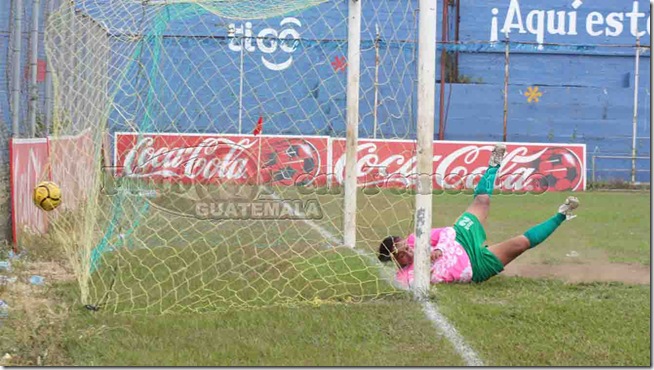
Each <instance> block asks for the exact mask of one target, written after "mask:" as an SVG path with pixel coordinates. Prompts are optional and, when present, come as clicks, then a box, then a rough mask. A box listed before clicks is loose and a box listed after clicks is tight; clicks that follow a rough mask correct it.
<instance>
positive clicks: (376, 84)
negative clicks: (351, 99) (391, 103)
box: [372, 24, 381, 139]
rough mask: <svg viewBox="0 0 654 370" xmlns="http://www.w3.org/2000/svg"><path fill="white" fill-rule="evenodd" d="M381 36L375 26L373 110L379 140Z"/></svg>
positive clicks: (374, 136) (374, 134)
mask: <svg viewBox="0 0 654 370" xmlns="http://www.w3.org/2000/svg"><path fill="white" fill-rule="evenodd" d="M380 38H381V35H380V34H379V25H378V24H375V84H374V87H375V102H374V104H375V105H374V109H373V110H372V121H373V125H372V137H373V139H376V138H377V124H378V120H379V117H378V112H377V110H378V108H379V41H380Z"/></svg>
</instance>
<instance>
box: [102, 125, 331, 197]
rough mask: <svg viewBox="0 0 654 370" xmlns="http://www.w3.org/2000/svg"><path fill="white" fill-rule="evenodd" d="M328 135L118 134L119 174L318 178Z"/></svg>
mask: <svg viewBox="0 0 654 370" xmlns="http://www.w3.org/2000/svg"><path fill="white" fill-rule="evenodd" d="M328 142H329V140H328V138H327V137H315V136H314V137H306V138H304V137H293V136H264V135H259V136H253V135H219V134H182V135H180V134H136V133H116V135H115V145H114V163H115V166H116V174H117V175H120V176H127V177H132V178H148V179H153V180H166V181H179V182H182V183H203V184H209V183H224V182H235V183H240V184H261V183H266V184H279V185H291V184H299V183H305V184H306V183H307V182H314V181H316V179H318V178H320V176H319V174H322V173H326V171H327V168H328V167H327V161H328V159H329V156H328Z"/></svg>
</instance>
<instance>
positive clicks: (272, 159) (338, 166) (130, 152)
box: [114, 133, 586, 192]
mask: <svg viewBox="0 0 654 370" xmlns="http://www.w3.org/2000/svg"><path fill="white" fill-rule="evenodd" d="M115 142H116V145H115V146H114V148H115V153H114V158H115V163H116V166H117V167H118V169H119V171H118V173H119V174H123V175H126V176H131V177H148V178H160V179H168V180H174V181H181V182H185V183H190V182H201V183H211V182H224V181H236V182H240V183H250V184H253V183H256V184H270V183H275V184H278V185H293V184H296V185H306V184H313V185H323V184H326V183H327V182H326V179H327V177H328V176H329V177H331V179H332V180H331V181H332V182H333V183H335V184H343V179H344V169H345V139H330V138H328V137H314V136H307V137H300V136H252V135H220V134H182V135H180V134H136V133H117V134H116V138H115ZM493 146H494V143H490V142H459V141H436V142H434V158H433V161H434V166H433V173H431V174H429V175H430V176H432V177H433V184H434V188H435V189H460V190H463V189H472V188H474V186H475V185H476V183H477V182H478V181H479V178H480V177H481V174H482V173H483V172H484V171H485V170H486V168H487V167H488V159H489V156H490V153H491V151H492V149H493ZM357 153H358V158H357V164H356V168H357V172H358V185H359V186H379V187H411V186H412V184H413V183H414V182H415V176H416V172H417V171H416V157H415V153H416V143H415V141H411V140H372V139H361V140H359V144H358V148H357ZM585 158H586V147H585V145H584V144H554V143H551V144H550V143H547V144H538V143H507V154H506V156H505V158H504V161H503V163H502V167H501V169H500V172H499V174H498V180H497V181H498V187H499V189H500V190H502V191H515V192H520V191H534V192H543V191H569V190H573V191H580V190H584V189H585V187H586V171H585V168H586V163H585Z"/></svg>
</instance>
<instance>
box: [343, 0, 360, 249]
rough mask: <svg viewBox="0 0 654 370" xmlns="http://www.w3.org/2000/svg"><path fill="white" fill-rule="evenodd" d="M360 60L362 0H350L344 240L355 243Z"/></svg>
mask: <svg viewBox="0 0 654 370" xmlns="http://www.w3.org/2000/svg"><path fill="white" fill-rule="evenodd" d="M360 61H361V1H359V0H349V7H348V26H347V96H346V103H347V128H346V130H345V132H346V134H345V135H346V139H345V183H344V184H343V185H344V188H345V198H344V199H343V201H344V203H345V204H344V205H343V210H344V217H343V236H344V243H345V245H346V246H348V247H350V248H354V246H355V245H356V236H357V235H356V231H357V229H356V218H357V217H356V210H357V168H356V163H357V142H358V140H359V79H360V72H359V71H360Z"/></svg>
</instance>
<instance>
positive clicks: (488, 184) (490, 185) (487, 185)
mask: <svg viewBox="0 0 654 370" xmlns="http://www.w3.org/2000/svg"><path fill="white" fill-rule="evenodd" d="M499 169H500V166H499V165H497V166H495V167H488V169H487V170H486V173H484V176H482V178H481V180H479V183H478V184H477V187H475V193H474V194H475V197H476V196H477V195H480V194H488V195H489V196H490V195H491V194H493V189H494V188H495V176H496V175H497V171H498V170H499Z"/></svg>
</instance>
